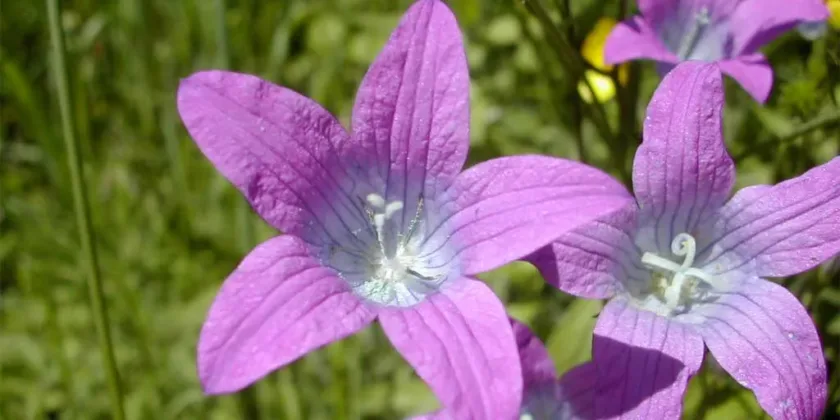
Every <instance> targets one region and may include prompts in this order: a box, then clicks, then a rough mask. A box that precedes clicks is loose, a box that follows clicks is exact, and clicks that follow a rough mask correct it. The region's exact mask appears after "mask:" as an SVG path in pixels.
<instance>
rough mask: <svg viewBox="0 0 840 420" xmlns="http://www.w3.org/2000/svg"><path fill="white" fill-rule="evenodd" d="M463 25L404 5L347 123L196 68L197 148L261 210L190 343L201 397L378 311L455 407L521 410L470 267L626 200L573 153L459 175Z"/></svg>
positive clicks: (250, 83) (193, 117) (507, 358)
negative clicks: (260, 239) (269, 230)
mask: <svg viewBox="0 0 840 420" xmlns="http://www.w3.org/2000/svg"><path fill="white" fill-rule="evenodd" d="M468 92H469V76H468V72H467V63H466V57H465V54H464V48H463V44H462V40H461V33H460V31H459V30H458V26H457V23H456V22H455V18H454V16H453V15H452V13H451V12H450V11H449V9H447V7H446V6H445V5H444V4H443V3H441V2H438V1H434V0H425V1H419V2H418V3H416V4H415V5H414V6H412V7H411V9H410V10H409V11H408V12H407V14H406V15H405V16H404V17H403V19H402V21H401V22H400V24H399V27H397V29H396V30H395V31H394V33H393V34H392V36H391V38H390V40H389V41H388V43H387V45H386V46H385V48H384V50H383V51H382V53H381V54H380V55H379V57H378V58H377V59H376V61H375V62H374V64H373V65H372V66H371V68H370V69H369V70H368V73H367V75H366V76H365V79H364V81H363V82H362V85H361V87H360V89H359V92H358V95H357V98H356V103H355V106H354V108H353V114H352V126H353V130H352V133H347V132H346V131H345V130H344V128H342V127H341V125H340V124H339V123H338V121H337V120H336V119H335V118H334V117H333V116H332V115H330V114H329V113H328V112H327V111H326V110H324V109H323V108H321V107H320V106H319V105H318V104H316V103H315V102H313V101H312V100H310V99H308V98H306V97H304V96H301V95H299V94H297V93H295V92H293V91H291V90H289V89H286V88H283V87H279V86H275V85H273V84H271V83H268V82H266V81H263V80H260V79H258V78H257V77H254V76H249V75H244V74H236V73H230V72H222V71H207V72H201V73H197V74H195V75H192V76H190V77H189V78H187V79H186V80H184V81H183V82H182V83H181V86H180V88H179V90H178V109H179V111H180V114H181V117H182V119H183V120H184V123H185V125H186V127H187V129H188V130H189V132H190V134H191V135H192V137H193V138H194V139H195V140H196V143H197V144H198V146H199V148H200V149H201V150H202V152H203V153H204V154H205V155H206V156H207V157H208V158H209V159H210V161H211V162H213V164H214V165H215V166H216V167H217V168H218V170H219V171H220V172H221V173H222V174H223V175H224V176H225V177H227V178H228V180H230V181H231V182H232V183H233V184H234V185H235V186H236V187H237V188H239V190H241V191H242V193H243V194H244V195H245V196H246V198H247V199H248V201H249V202H250V203H251V205H252V206H253V208H254V209H255V210H256V211H257V213H259V214H260V215H261V216H262V217H263V218H264V219H265V220H266V221H267V222H268V223H270V224H271V225H272V226H274V227H276V228H277V229H279V230H281V231H283V232H284V233H286V235H284V236H279V237H276V238H273V239H270V240H268V241H266V242H264V243H263V244H261V245H259V246H257V247H256V248H255V249H254V250H253V251H251V253H250V254H249V255H248V256H247V257H245V259H244V260H243V261H242V263H241V264H240V265H239V266H238V267H237V268H236V270H235V271H234V272H233V273H232V274H231V275H230V277H229V278H228V279H227V280H226V281H225V283H224V285H223V286H222V288H221V291H220V292H219V295H218V296H217V298H216V300H215V302H214V303H213V305H212V307H211V308H210V312H209V314H208V317H207V320H206V322H205V324H204V327H203V328H202V331H201V337H200V339H199V344H198V372H199V376H200V379H201V382H202V384H203V385H204V388H205V390H206V391H207V392H208V393H225V392H232V391H236V390H239V389H241V388H243V387H245V386H248V385H249V384H251V383H252V382H254V381H256V380H257V379H259V378H260V377H262V376H264V375H266V374H267V373H269V372H270V371H272V370H274V369H277V368H279V367H281V366H283V365H286V364H288V363H290V362H292V361H293V360H295V359H297V358H299V357H300V356H302V355H304V354H306V353H307V352H309V351H312V350H313V349H316V348H318V347H320V346H322V345H324V344H327V343H329V342H332V341H335V340H338V339H341V338H343V337H345V336H347V335H350V334H353V333H355V332H356V331H358V330H359V329H361V328H363V327H364V326H366V325H368V324H369V323H371V322H372V321H373V320H374V319H376V318H378V319H379V321H380V324H381V325H382V327H383V328H384V330H385V333H386V335H387V336H388V338H389V339H390V340H391V342H392V343H393V345H394V346H395V347H396V348H397V350H398V351H399V352H400V353H402V355H403V356H404V357H405V358H406V359H407V360H408V362H409V363H410V364H411V365H412V366H413V367H414V369H415V370H416V371H417V373H418V374H419V375H420V377H422V378H423V379H424V380H426V382H427V383H428V384H429V385H430V386H431V388H432V389H433V390H434V392H435V393H436V394H437V395H438V397H439V398H440V399H441V401H442V402H443V404H444V405H445V406H447V407H449V408H451V409H452V410H453V411H454V412H455V413H457V415H458V417H459V418H463V419H469V418H505V417H507V416H509V415H512V414H513V413H515V412H516V410H518V409H519V398H520V394H521V382H520V378H521V374H520V370H519V364H518V363H517V352H516V344H515V340H514V336H513V332H512V331H511V328H510V326H509V324H508V321H507V317H506V315H505V311H504V308H503V306H502V304H501V302H500V301H499V300H498V298H496V296H495V295H494V294H493V292H492V291H491V290H490V289H489V288H488V287H487V286H485V285H484V284H483V283H481V282H479V281H477V280H474V279H473V278H472V277H470V276H471V275H473V274H476V273H479V272H483V271H486V270H490V269H493V268H496V267H499V266H501V265H503V264H506V263H508V262H510V261H513V260H516V259H518V258H521V257H522V256H524V255H527V254H529V253H532V252H534V251H535V250H537V249H538V248H540V247H542V246H545V245H547V244H548V243H550V241H551V240H553V239H554V238H555V237H556V235H557V232H558V231H560V232H563V231H566V230H569V229H572V228H574V227H577V226H579V225H580V224H581V223H584V222H588V221H590V220H592V218H594V217H597V216H599V215H603V214H607V213H608V212H611V211H615V210H616V209H617V208H619V207H621V206H624V205H625V204H626V203H627V197H626V194H624V193H623V192H622V190H623V189H622V188H621V186H620V185H619V184H618V183H617V182H615V181H613V180H612V179H611V178H610V177H609V176H608V175H606V174H604V173H602V172H600V171H598V170H596V169H594V168H590V167H587V166H584V165H581V164H578V163H576V162H570V161H565V160H562V159H554V158H547V157H540V156H524V157H509V158H502V159H497V160H493V161H489V162H485V163H482V164H479V165H476V166H474V167H472V168H470V169H468V170H467V171H464V172H462V173H461V168H462V166H463V164H464V161H465V159H466V156H467V148H468V145H469V98H468Z"/></svg>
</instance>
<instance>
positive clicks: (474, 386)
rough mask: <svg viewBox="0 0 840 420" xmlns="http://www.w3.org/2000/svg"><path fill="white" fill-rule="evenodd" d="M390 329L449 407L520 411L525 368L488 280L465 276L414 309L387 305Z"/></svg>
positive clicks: (462, 411) (480, 415)
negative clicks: (393, 307) (487, 283)
mask: <svg viewBox="0 0 840 420" xmlns="http://www.w3.org/2000/svg"><path fill="white" fill-rule="evenodd" d="M379 320H380V323H381V324H382V328H383V329H384V330H385V334H386V335H387V336H388V338H389V339H390V340H391V343H393V344H394V347H396V348H397V350H398V351H399V352H400V353H402V355H403V357H405V359H406V360H407V361H408V363H409V364H411V366H413V367H414V370H415V371H417V374H418V375H420V377H421V378H423V380H424V381H426V383H427V384H429V386H430V387H431V388H432V391H434V393H435V395H437V397H438V398H439V399H440V401H441V403H442V404H443V406H444V409H445V410H446V411H448V412H451V413H452V415H453V417H454V418H458V419H508V418H513V417H514V415H515V414H517V413H518V412H519V403H520V400H521V397H522V374H521V371H520V368H519V355H518V353H517V351H516V341H515V339H514V336H513V331H512V330H511V327H510V323H509V321H508V318H507V315H506V314H505V308H504V307H503V306H502V303H501V302H500V301H499V299H498V298H497V297H496V295H494V294H493V292H492V291H491V290H490V289H489V288H488V287H487V286H485V285H484V284H483V283H481V282H479V281H477V280H472V279H469V278H461V279H459V280H458V281H457V282H456V283H454V284H452V285H450V286H449V287H447V288H446V289H444V290H443V292H442V293H437V294H435V295H432V296H431V297H429V298H428V299H426V300H425V301H423V302H422V303H420V304H418V305H417V306H414V307H412V308H409V309H402V310H400V309H390V308H388V309H383V310H382V311H381V312H380V314H379Z"/></svg>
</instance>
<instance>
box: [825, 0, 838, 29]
mask: <svg viewBox="0 0 840 420" xmlns="http://www.w3.org/2000/svg"><path fill="white" fill-rule="evenodd" d="M825 5H826V6H827V7H828V13H829V17H828V24H829V25H831V27H832V28H834V29H836V30H838V31H840V0H826V2H825Z"/></svg>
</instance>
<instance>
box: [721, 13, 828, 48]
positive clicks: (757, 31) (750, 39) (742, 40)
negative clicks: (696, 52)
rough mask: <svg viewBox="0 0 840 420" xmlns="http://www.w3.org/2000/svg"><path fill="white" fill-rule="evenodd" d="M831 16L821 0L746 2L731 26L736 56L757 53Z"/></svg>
mask: <svg viewBox="0 0 840 420" xmlns="http://www.w3.org/2000/svg"><path fill="white" fill-rule="evenodd" d="M828 16H829V14H828V8H827V7H826V6H825V4H824V3H823V2H822V1H818V0H746V1H743V2H741V4H739V5H738V8H737V9H736V11H735V13H734V14H733V16H732V21H731V23H730V25H731V28H732V29H731V30H732V42H733V50H734V54H733V55H735V56H737V55H745V54H752V53H755V52H757V51H758V49H759V48H761V47H762V46H763V45H764V44H767V43H769V42H770V41H772V40H773V39H775V38H776V37H778V36H779V35H781V34H782V33H784V32H787V31H788V30H791V29H793V28H794V27H795V26H796V25H797V24H799V23H801V22H817V21H824V20H826V19H828Z"/></svg>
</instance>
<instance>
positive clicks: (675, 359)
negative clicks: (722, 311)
mask: <svg viewBox="0 0 840 420" xmlns="http://www.w3.org/2000/svg"><path fill="white" fill-rule="evenodd" d="M702 361H703V341H702V339H701V338H700V336H699V335H698V334H697V333H695V332H694V331H692V330H691V329H690V328H688V327H686V326H685V325H683V324H680V323H678V322H674V321H671V320H668V319H666V318H663V317H660V316H658V315H656V314H654V313H652V312H648V311H643V310H639V309H636V308H635V307H634V306H633V305H631V304H630V303H628V302H627V301H626V300H625V299H624V298H615V299H612V300H611V301H610V302H609V303H607V306H605V307H604V310H603V311H602V312H601V315H600V316H599V317H598V323H597V324H596V325H595V337H594V341H593V344H592V362H593V364H594V365H595V366H596V368H597V375H598V379H597V380H598V388H597V392H596V394H595V414H596V417H597V418H604V417H613V418H620V419H649V418H657V419H679V418H680V415H681V413H682V403H683V396H684V395H685V390H686V386H687V384H688V380H689V379H690V378H691V377H692V376H693V375H694V374H695V373H696V372H697V370H698V369H699V368H700V364H701V362H702Z"/></svg>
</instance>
